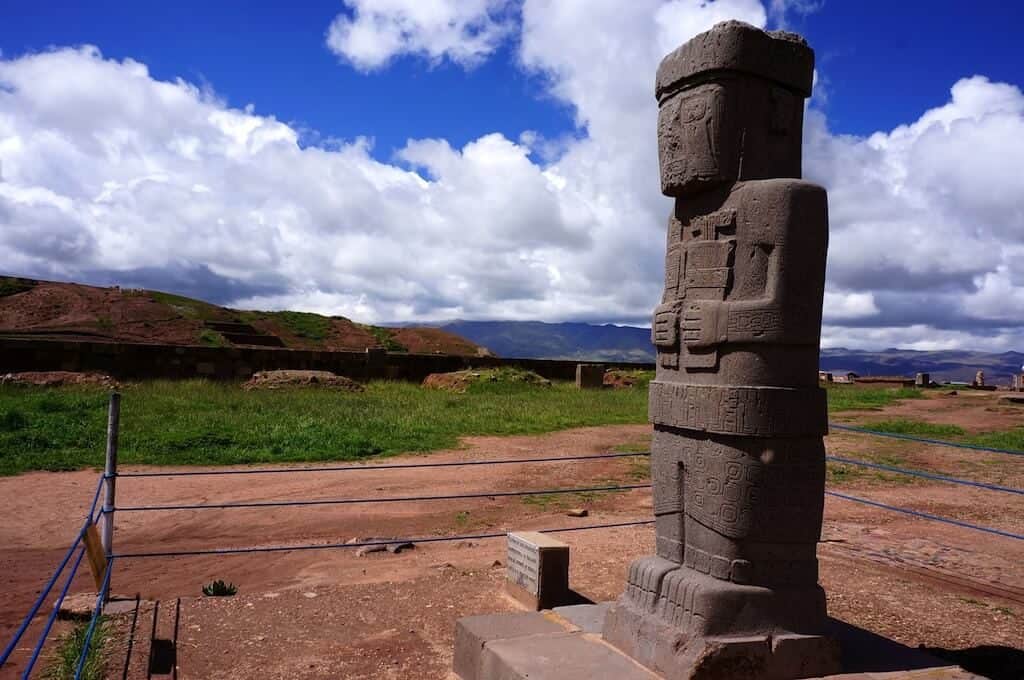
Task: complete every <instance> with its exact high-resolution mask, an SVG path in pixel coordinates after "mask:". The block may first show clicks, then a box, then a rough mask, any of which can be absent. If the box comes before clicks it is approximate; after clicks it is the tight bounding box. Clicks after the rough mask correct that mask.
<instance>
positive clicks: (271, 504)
mask: <svg viewBox="0 0 1024 680" xmlns="http://www.w3.org/2000/svg"><path fill="white" fill-rule="evenodd" d="M649 488H651V485H650V484H627V485H623V486H592V487H584V488H577V489H538V490H535V491H489V492H484V493H461V494H450V495H444V496H388V497H384V498H323V499H313V500H305V501H301V500H300V501H248V502H243V503H202V504H194V505H129V506H126V507H118V508H117V511H118V512H143V511H149V510H228V509H235V508H279V507H291V506H302V505H349V504H354V503H405V502H409V501H452V500H459V499H465V498H506V497H509V496H547V495H554V494H563V493H590V492H597V491H629V490H632V489H649Z"/></svg>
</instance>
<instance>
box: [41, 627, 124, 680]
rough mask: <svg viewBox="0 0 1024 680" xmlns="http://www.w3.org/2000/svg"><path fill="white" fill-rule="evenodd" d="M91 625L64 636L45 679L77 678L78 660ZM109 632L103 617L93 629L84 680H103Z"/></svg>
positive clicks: (83, 671) (68, 679)
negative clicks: (104, 649) (105, 649)
mask: <svg viewBox="0 0 1024 680" xmlns="http://www.w3.org/2000/svg"><path fill="white" fill-rule="evenodd" d="M88 628H89V624H88V623H82V624H80V625H78V626H76V627H75V629H74V630H72V631H71V632H70V633H68V634H67V635H65V636H63V637H62V638H61V639H60V642H59V643H58V646H57V650H56V652H55V654H54V657H53V660H52V661H51V662H50V665H49V666H48V667H47V668H46V672H45V673H44V677H45V678H46V680H71V678H74V677H75V671H76V670H77V669H78V659H79V657H81V656H82V647H83V646H85V633H86V630H88ZM108 637H109V630H108V628H107V625H106V620H105V619H104V618H103V617H101V618H100V620H99V621H97V622H96V628H95V629H93V632H92V639H91V640H90V642H89V652H88V654H86V657H85V665H84V666H83V667H82V675H81V676H80V677H81V678H82V679H83V680H102V678H103V676H104V671H105V670H106V659H105V658H104V655H103V648H104V646H105V645H106V643H107V639H108Z"/></svg>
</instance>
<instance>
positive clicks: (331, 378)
mask: <svg viewBox="0 0 1024 680" xmlns="http://www.w3.org/2000/svg"><path fill="white" fill-rule="evenodd" d="M307 386H316V387H329V388H332V389H338V390H345V391H347V392H362V391H363V390H365V389H366V388H365V387H363V386H362V385H361V384H359V383H357V382H356V381H355V380H352V379H351V378H346V377H345V376H343V375H337V374H335V373H331V372H330V371H259V372H258V373H254V374H253V376H252V377H251V378H249V379H248V380H247V381H245V383H243V384H242V389H245V390H277V389H281V388H282V387H307Z"/></svg>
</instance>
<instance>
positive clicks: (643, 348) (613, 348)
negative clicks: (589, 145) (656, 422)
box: [440, 321, 1024, 384]
mask: <svg viewBox="0 0 1024 680" xmlns="http://www.w3.org/2000/svg"><path fill="white" fill-rule="evenodd" d="M440 325H441V326H442V328H444V329H445V330H446V331H449V332H451V333H454V334H456V335H459V336H461V337H463V338H466V339H467V340H469V341H471V342H473V343H476V344H477V345H483V346H484V347H487V348H488V349H490V350H491V351H492V352H494V353H495V354H497V355H498V356H501V357H516V358H530V359H587V360H592V361H634V362H653V361H654V348H653V347H652V345H651V331H650V329H647V328H636V327H633V326H614V325H611V324H605V325H600V326H599V325H594V324H587V323H542V322H540V321H451V322H448V323H444V324H440ZM1022 364H1024V353H1021V352H1004V353H1002V354H989V353H985V352H972V351H965V350H940V351H933V352H921V351H915V350H907V349H885V350H879V351H868V350H857V349H845V348H832V349H825V350H822V352H821V363H820V367H821V369H822V370H825V371H831V372H833V373H845V372H849V371H852V372H854V373H857V374H859V375H903V376H913V375H914V374H915V373H917V372H924V373H930V374H931V376H932V380H938V381H943V380H954V381H959V380H962V381H970V380H972V379H973V378H974V374H975V373H976V372H977V371H979V370H982V371H985V376H986V380H987V381H988V382H989V383H991V384H1004V383H1008V382H1009V379H1010V378H1009V376H1010V375H1011V374H1012V373H1014V372H1020V371H1021V366H1022Z"/></svg>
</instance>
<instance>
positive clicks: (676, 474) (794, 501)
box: [604, 22, 839, 680]
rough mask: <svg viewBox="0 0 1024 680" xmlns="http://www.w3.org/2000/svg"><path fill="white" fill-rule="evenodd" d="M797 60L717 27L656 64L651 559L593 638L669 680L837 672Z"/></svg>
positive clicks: (816, 252)
mask: <svg viewBox="0 0 1024 680" xmlns="http://www.w3.org/2000/svg"><path fill="white" fill-rule="evenodd" d="M813 68H814V54H813V52H812V51H811V49H810V48H809V47H808V46H807V44H806V43H805V42H804V41H803V39H802V38H800V37H799V36H795V35H793V34H788V33H765V32H763V31H761V30H759V29H756V28H754V27H753V26H749V25H746V24H741V23H739V22H725V23H722V24H718V25H717V26H715V27H714V28H713V29H712V30H710V31H708V32H706V33H703V34H701V35H698V36H697V37H695V38H694V39H693V40H691V41H690V42H688V43H687V44H685V45H683V46H682V47H680V48H679V49H677V50H676V51H675V52H673V53H671V54H670V55H668V56H667V57H666V58H665V59H664V61H663V62H662V64H661V66H660V67H659V69H658V77H657V85H656V90H657V91H656V94H657V98H658V104H659V119H658V148H659V159H660V164H661V179H662V192H663V193H665V194H666V195H667V196H672V197H674V198H675V199H676V200H675V207H674V210H673V212H672V215H671V217H670V219H669V224H668V238H667V245H666V252H667V255H666V261H665V262H666V263H665V291H664V295H663V298H662V302H661V304H660V305H659V306H658V307H657V309H655V312H654V319H653V321H652V328H651V333H652V340H653V342H654V345H655V346H656V349H657V352H658V361H657V375H656V377H655V380H654V381H652V382H651V388H650V390H651V394H650V418H651V421H652V422H653V423H654V429H655V432H654V438H653V441H652V447H651V451H652V459H651V466H652V467H651V470H652V481H653V486H654V514H655V527H656V536H657V541H656V550H657V554H656V555H653V556H650V557H645V558H641V559H640V560H638V561H637V562H635V563H634V564H633V565H632V567H631V568H630V573H629V579H628V583H627V586H626V590H625V593H624V594H623V595H622V597H621V598H620V599H619V601H618V602H617V603H616V605H615V606H614V607H613V608H612V609H611V611H610V612H609V614H608V617H607V619H606V622H605V628H604V637H605V639H606V640H608V641H609V642H611V643H612V644H614V645H616V646H617V647H618V648H619V649H621V650H623V651H624V652H626V653H627V654H629V655H630V656H631V657H633V658H634V659H636V660H638V661H640V662H641V663H643V664H644V665H645V666H647V667H648V668H650V669H653V670H655V671H656V672H658V673H660V674H662V675H664V676H666V677H671V678H693V679H697V678H699V679H701V680H712V679H716V678H750V679H755V678H771V679H772V680H783V679H786V678H802V677H809V676H810V675H818V676H820V675H827V674H829V673H831V672H835V671H836V670H838V662H839V656H838V649H837V647H836V645H835V643H834V642H833V641H832V640H830V639H829V638H828V637H827V636H826V635H824V630H825V622H826V618H827V617H826V612H825V595H824V592H823V591H822V589H821V588H820V587H819V586H818V582H817V581H818V564H817V559H816V556H815V545H816V543H817V541H818V539H819V537H820V534H821V517H822V510H823V506H824V503H823V498H824V495H823V491H824V480H825V461H824V446H823V443H822V439H821V437H822V435H824V434H826V432H827V411H826V402H825V392H824V390H823V389H822V388H821V387H820V386H819V382H818V347H819V343H820V336H821V318H822V300H823V295H824V283H825V256H826V251H827V244H828V200H827V198H826V195H825V190H824V189H822V188H821V187H819V186H816V185H814V184H811V183H810V182H805V181H803V180H801V179H799V178H800V172H801V168H800V158H801V149H800V144H801V136H802V126H803V99H804V98H805V97H806V96H807V95H808V94H809V92H810V85H811V76H812V73H813Z"/></svg>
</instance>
